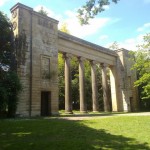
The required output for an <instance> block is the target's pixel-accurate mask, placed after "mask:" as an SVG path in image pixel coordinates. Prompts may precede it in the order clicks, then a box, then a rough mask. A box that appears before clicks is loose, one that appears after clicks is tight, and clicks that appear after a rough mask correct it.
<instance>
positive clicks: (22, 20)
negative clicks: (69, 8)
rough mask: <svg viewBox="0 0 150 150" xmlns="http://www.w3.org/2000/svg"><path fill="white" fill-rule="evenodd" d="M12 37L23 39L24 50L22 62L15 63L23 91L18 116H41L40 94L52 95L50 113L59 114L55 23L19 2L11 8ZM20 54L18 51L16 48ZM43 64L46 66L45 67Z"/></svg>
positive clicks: (56, 30) (56, 22)
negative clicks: (23, 37)
mask: <svg viewBox="0 0 150 150" xmlns="http://www.w3.org/2000/svg"><path fill="white" fill-rule="evenodd" d="M11 12H12V14H14V12H15V13H16V16H15V17H12V22H13V24H16V28H14V34H15V36H18V37H20V38H22V37H21V35H22V34H24V36H25V37H26V38H25V39H24V41H23V42H26V45H27V48H26V49H23V50H22V51H23V52H22V53H24V55H25V57H21V60H22V59H24V63H22V62H21V63H18V74H19V76H20V79H21V82H22V85H23V91H22V93H21V95H20V101H19V104H18V110H17V113H18V114H21V115H23V116H28V115H31V116H36V115H38V116H39V115H40V113H41V111H40V110H41V92H42V91H47V92H50V93H51V97H49V104H50V105H49V107H50V108H49V110H51V112H49V114H50V113H52V114H53V113H58V81H57V80H58V79H57V63H58V60H57V59H58V58H57V55H58V48H57V37H58V36H57V34H58V33H57V32H58V29H57V24H58V21H56V20H54V19H52V18H49V17H47V16H44V15H41V14H39V13H37V12H35V11H33V9H32V8H30V7H27V6H25V5H22V4H20V3H18V4H17V5H15V6H14V7H13V8H12V9H11ZM18 50H19V51H20V50H21V49H19V48H18ZM46 61H48V62H49V63H48V64H46Z"/></svg>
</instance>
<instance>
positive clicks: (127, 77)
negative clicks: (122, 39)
mask: <svg viewBox="0 0 150 150" xmlns="http://www.w3.org/2000/svg"><path fill="white" fill-rule="evenodd" d="M116 53H117V54H118V56H119V57H118V62H117V63H118V67H119V68H118V77H119V81H120V85H119V86H120V88H121V93H120V97H121V99H122V106H120V107H122V111H126V112H128V111H137V110H138V91H137V88H136V87H134V82H135V81H136V79H137V77H136V71H135V70H131V67H132V65H133V62H132V60H131V58H130V57H131V55H130V54H129V51H128V50H125V49H119V50H117V51H116Z"/></svg>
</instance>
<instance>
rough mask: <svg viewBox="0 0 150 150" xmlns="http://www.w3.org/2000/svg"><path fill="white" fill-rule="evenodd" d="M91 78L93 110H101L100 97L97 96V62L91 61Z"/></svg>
mask: <svg viewBox="0 0 150 150" xmlns="http://www.w3.org/2000/svg"><path fill="white" fill-rule="evenodd" d="M91 79H92V106H93V112H97V111H99V105H98V97H97V93H98V92H97V75H96V62H95V61H91Z"/></svg>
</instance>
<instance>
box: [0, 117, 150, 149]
mask: <svg viewBox="0 0 150 150" xmlns="http://www.w3.org/2000/svg"><path fill="white" fill-rule="evenodd" d="M0 150H150V117H149V116H134V117H133V116H114V117H108V118H100V119H92V120H82V121H71V120H63V119H26V120H25V119H24V120H23V119H15V120H0Z"/></svg>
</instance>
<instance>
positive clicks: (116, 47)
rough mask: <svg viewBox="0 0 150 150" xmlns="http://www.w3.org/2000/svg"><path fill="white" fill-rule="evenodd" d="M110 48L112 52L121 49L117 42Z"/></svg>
mask: <svg viewBox="0 0 150 150" xmlns="http://www.w3.org/2000/svg"><path fill="white" fill-rule="evenodd" d="M109 48H110V49H111V50H117V49H119V44H118V43H117V42H116V41H114V42H113V43H112V45H110V46H109Z"/></svg>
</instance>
